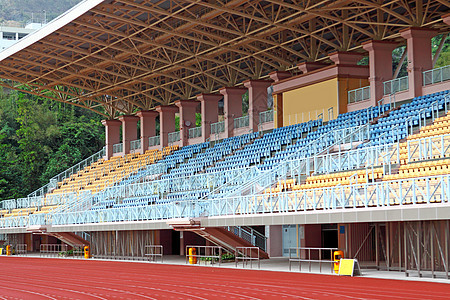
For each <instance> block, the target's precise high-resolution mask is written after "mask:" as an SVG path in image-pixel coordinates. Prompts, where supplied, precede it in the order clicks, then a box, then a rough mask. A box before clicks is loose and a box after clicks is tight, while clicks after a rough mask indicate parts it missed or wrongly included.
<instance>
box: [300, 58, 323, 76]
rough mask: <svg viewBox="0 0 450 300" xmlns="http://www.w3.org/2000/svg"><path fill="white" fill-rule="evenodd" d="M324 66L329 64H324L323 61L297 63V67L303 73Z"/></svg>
mask: <svg viewBox="0 0 450 300" xmlns="http://www.w3.org/2000/svg"><path fill="white" fill-rule="evenodd" d="M326 66H329V65H328V64H325V63H319V62H311V61H305V62H302V63H299V64H298V65H297V68H298V69H299V70H300V71H302V73H303V74H306V73H308V72H311V71H314V70H318V69H322V68H323V67H326Z"/></svg>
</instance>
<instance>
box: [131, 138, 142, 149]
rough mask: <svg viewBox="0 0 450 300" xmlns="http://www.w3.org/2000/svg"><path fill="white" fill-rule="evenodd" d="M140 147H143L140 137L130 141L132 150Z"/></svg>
mask: <svg viewBox="0 0 450 300" xmlns="http://www.w3.org/2000/svg"><path fill="white" fill-rule="evenodd" d="M139 149H141V140H140V139H139V140H135V141H131V142H130V150H131V151H136V150H139Z"/></svg>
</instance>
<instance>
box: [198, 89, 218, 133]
mask: <svg viewBox="0 0 450 300" xmlns="http://www.w3.org/2000/svg"><path fill="white" fill-rule="evenodd" d="M222 98H223V96H222V95H218V94H200V95H198V96H197V99H198V100H200V103H201V110H202V139H203V142H206V140H207V139H208V138H209V136H210V135H211V124H214V123H217V122H218V121H219V100H221V99H222Z"/></svg>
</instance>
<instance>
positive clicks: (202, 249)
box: [185, 245, 228, 266]
mask: <svg viewBox="0 0 450 300" xmlns="http://www.w3.org/2000/svg"><path fill="white" fill-rule="evenodd" d="M189 248H194V249H195V250H196V251H195V253H196V254H192V255H190V254H189ZM224 251H225V252H228V251H226V250H225V249H224V248H222V247H220V246H192V245H191V246H186V252H185V253H186V264H187V263H189V258H196V260H197V264H200V263H201V262H204V263H205V264H207V263H211V265H214V264H215V263H218V264H219V266H220V264H221V263H222V254H223V253H224Z"/></svg>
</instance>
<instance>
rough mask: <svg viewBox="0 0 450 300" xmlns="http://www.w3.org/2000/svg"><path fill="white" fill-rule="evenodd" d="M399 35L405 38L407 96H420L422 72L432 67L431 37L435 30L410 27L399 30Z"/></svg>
mask: <svg viewBox="0 0 450 300" xmlns="http://www.w3.org/2000/svg"><path fill="white" fill-rule="evenodd" d="M400 35H401V36H402V37H403V38H404V39H406V45H407V47H406V51H408V54H407V55H408V84H409V96H410V97H411V98H413V97H418V96H422V85H423V72H424V71H427V70H431V69H432V67H433V58H432V55H431V38H432V37H433V36H435V35H436V31H435V30H432V29H426V28H413V27H411V28H407V29H404V30H401V31H400Z"/></svg>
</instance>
